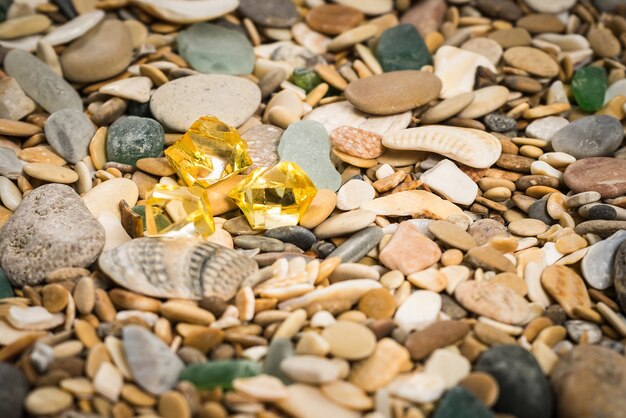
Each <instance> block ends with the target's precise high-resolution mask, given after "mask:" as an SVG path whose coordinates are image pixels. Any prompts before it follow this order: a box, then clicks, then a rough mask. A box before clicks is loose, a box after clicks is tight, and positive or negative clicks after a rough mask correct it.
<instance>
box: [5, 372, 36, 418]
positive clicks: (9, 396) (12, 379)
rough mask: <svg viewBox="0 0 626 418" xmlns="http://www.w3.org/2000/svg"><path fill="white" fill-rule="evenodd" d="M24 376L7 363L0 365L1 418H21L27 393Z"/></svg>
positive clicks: (26, 382) (26, 383)
mask: <svg viewBox="0 0 626 418" xmlns="http://www.w3.org/2000/svg"><path fill="white" fill-rule="evenodd" d="M28 387H29V385H28V381H27V380H26V377H24V374H23V373H22V372H21V371H20V369H18V368H17V367H15V366H12V365H10V364H9V363H0V405H2V413H0V415H1V416H2V418H22V416H23V414H24V412H23V409H24V407H23V404H24V398H25V397H26V394H27V393H28Z"/></svg>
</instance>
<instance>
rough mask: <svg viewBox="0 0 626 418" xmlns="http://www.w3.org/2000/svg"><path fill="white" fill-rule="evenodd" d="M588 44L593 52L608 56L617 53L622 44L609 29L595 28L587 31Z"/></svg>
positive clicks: (600, 55) (604, 56)
mask: <svg viewBox="0 0 626 418" xmlns="http://www.w3.org/2000/svg"><path fill="white" fill-rule="evenodd" d="M588 40H589V44H590V46H591V49H593V52H594V53H595V54H596V55H598V56H599V57H603V58H610V57H613V56H615V55H618V54H619V53H620V52H621V50H622V46H621V44H620V42H619V40H618V39H617V38H616V37H615V35H613V32H611V30H610V29H607V28H597V29H593V30H591V31H589V34H588Z"/></svg>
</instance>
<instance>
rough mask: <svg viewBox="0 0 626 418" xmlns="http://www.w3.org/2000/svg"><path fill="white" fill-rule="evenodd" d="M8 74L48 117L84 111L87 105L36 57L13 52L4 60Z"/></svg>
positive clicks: (26, 53)
mask: <svg viewBox="0 0 626 418" xmlns="http://www.w3.org/2000/svg"><path fill="white" fill-rule="evenodd" d="M4 70H5V71H6V72H7V73H8V74H9V75H10V76H11V77H13V78H15V80H16V81H17V82H18V83H19V85H20V87H21V88H22V89H23V90H24V92H25V93H26V94H27V95H28V97H30V98H31V99H33V100H34V101H35V102H36V103H38V104H39V105H40V106H41V107H43V108H44V109H45V110H46V111H47V112H48V113H51V114H52V113H54V112H56V111H57V110H61V109H65V108H71V109H76V110H81V111H82V109H83V103H82V100H81V99H80V96H79V95H78V93H77V92H76V90H74V88H73V87H72V86H71V85H70V84H69V83H68V82H67V81H65V80H64V79H63V78H62V77H60V76H59V75H58V74H56V73H55V72H54V71H53V70H52V69H51V68H50V67H49V66H48V65H46V64H44V63H43V62H42V61H41V60H39V59H37V58H36V57H34V56H33V55H32V54H29V53H28V52H26V51H21V50H18V49H13V50H12V51H11V52H9V53H8V54H7V55H6V56H5V57H4Z"/></svg>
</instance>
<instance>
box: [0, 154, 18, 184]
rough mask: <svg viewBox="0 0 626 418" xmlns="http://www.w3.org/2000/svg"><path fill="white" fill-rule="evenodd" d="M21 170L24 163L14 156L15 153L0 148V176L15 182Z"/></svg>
mask: <svg viewBox="0 0 626 418" xmlns="http://www.w3.org/2000/svg"><path fill="white" fill-rule="evenodd" d="M23 170H24V162H23V161H22V160H19V159H18V158H17V157H16V156H15V151H13V150H12V149H11V148H5V147H0V175H1V176H5V177H7V178H10V179H11V180H15V179H17V177H18V176H21V175H22V171H23Z"/></svg>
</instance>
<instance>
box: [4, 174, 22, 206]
mask: <svg viewBox="0 0 626 418" xmlns="http://www.w3.org/2000/svg"><path fill="white" fill-rule="evenodd" d="M0 200H2V204H4V206H6V207H7V208H8V209H10V210H13V211H14V210H15V209H17V207H18V206H19V205H20V203H22V192H20V189H18V188H17V186H16V185H15V184H14V183H13V182H12V181H11V180H9V179H8V178H6V177H3V176H0Z"/></svg>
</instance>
